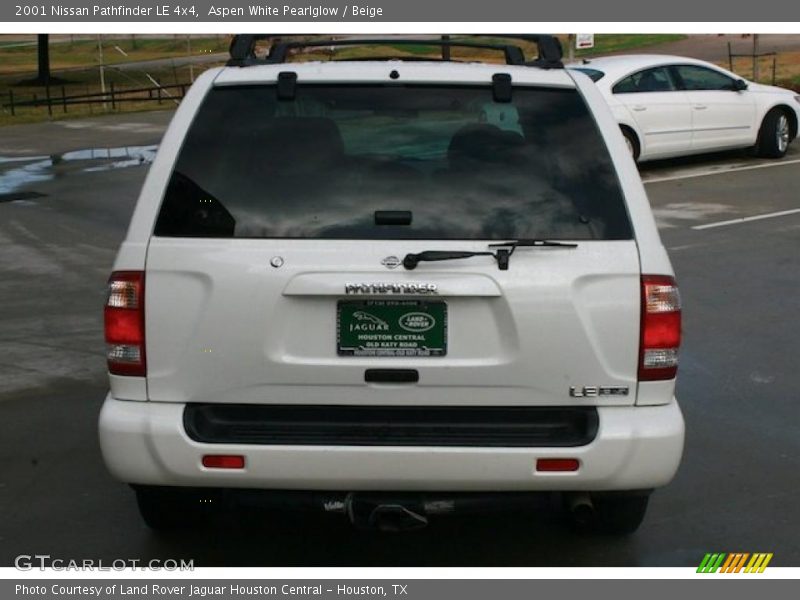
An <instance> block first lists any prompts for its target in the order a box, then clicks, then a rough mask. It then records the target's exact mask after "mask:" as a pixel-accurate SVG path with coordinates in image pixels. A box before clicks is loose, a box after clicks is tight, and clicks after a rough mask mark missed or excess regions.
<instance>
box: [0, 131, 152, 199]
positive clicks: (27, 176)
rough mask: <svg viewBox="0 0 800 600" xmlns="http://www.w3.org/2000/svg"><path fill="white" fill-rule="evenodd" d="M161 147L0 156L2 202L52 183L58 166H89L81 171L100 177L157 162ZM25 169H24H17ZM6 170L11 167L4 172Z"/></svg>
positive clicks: (89, 149) (131, 147)
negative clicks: (23, 190)
mask: <svg viewBox="0 0 800 600" xmlns="http://www.w3.org/2000/svg"><path fill="white" fill-rule="evenodd" d="M156 150H158V146H156V145H152V146H121V147H119V148H87V149H85V150H73V151H71V152H64V153H63V154H54V155H52V156H24V157H17V156H14V157H12V156H0V202H2V201H4V200H7V201H11V200H15V198H12V195H13V194H15V193H16V192H18V191H19V190H20V189H21V188H23V187H26V186H29V185H32V184H35V183H41V182H43V181H51V180H52V179H54V178H55V176H56V173H55V169H56V167H58V166H61V165H64V164H69V163H72V162H75V163H77V162H79V161H82V162H88V163H89V164H88V165H86V166H84V167H83V168H81V169H80V171H81V172H84V173H97V172H101V171H112V170H115V169H125V168H128V167H136V166H139V165H146V164H150V163H151V162H153V159H154V158H155V157H156ZM16 165H22V166H16ZM6 167H10V168H8V169H7V170H5V171H3V170H2V169H5V168H6Z"/></svg>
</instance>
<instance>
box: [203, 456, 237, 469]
mask: <svg viewBox="0 0 800 600" xmlns="http://www.w3.org/2000/svg"><path fill="white" fill-rule="evenodd" d="M203 466H204V467H206V468H207V469H244V456H241V455H238V454H206V455H205V456H204V457H203Z"/></svg>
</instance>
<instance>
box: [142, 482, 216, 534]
mask: <svg viewBox="0 0 800 600" xmlns="http://www.w3.org/2000/svg"><path fill="white" fill-rule="evenodd" d="M134 491H135V492H136V503H137V504H138V506H139V514H140V515H141V517H142V520H143V521H144V522H145V524H146V525H147V526H148V527H149V528H150V529H153V530H154V531H175V530H180V529H188V528H191V527H195V526H197V525H200V524H202V523H204V522H205V521H206V520H207V517H208V515H209V514H210V513H211V506H212V503H213V498H211V497H208V496H206V495H203V494H201V493H199V492H198V491H197V490H194V489H191V488H171V487H159V486H149V485H148V486H136V487H134Z"/></svg>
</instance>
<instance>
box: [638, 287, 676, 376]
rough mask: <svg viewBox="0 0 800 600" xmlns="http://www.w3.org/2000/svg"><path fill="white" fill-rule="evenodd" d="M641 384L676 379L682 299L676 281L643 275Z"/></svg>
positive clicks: (640, 353) (640, 352)
mask: <svg viewBox="0 0 800 600" xmlns="http://www.w3.org/2000/svg"><path fill="white" fill-rule="evenodd" d="M641 319H642V320H641V341H640V347H639V381H661V380H665V379H673V378H674V377H675V374H676V373H677V371H678V348H679V347H680V345H681V297H680V294H679V292H678V286H677V284H676V283H675V279H673V278H672V277H669V276H665V275H642V317H641Z"/></svg>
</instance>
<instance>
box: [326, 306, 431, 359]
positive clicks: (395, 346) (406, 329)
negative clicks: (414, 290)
mask: <svg viewBox="0 0 800 600" xmlns="http://www.w3.org/2000/svg"><path fill="white" fill-rule="evenodd" d="M336 332H337V340H336V342H337V343H336V349H337V352H338V353H339V355H341V356H444V355H445V354H447V305H446V304H445V303H444V302H428V301H423V300H358V301H350V300H343V301H341V302H339V303H338V305H337V309H336Z"/></svg>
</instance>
